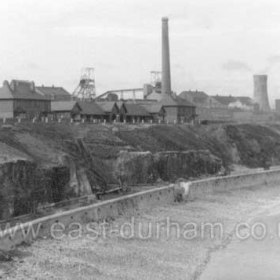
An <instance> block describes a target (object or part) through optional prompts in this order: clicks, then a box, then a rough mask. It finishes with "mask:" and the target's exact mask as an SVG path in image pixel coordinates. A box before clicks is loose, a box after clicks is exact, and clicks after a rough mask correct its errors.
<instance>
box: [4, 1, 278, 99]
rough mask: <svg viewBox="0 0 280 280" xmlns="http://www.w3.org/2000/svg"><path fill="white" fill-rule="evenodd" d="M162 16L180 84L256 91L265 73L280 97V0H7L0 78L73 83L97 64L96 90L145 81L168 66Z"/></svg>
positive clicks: (175, 80) (69, 86)
mask: <svg viewBox="0 0 280 280" xmlns="http://www.w3.org/2000/svg"><path fill="white" fill-rule="evenodd" d="M162 16H168V17H169V30H170V49H171V67H172V69H171V71H172V88H173V90H175V91H176V92H177V93H180V92H181V91H182V90H187V89H199V90H204V91H206V92H207V93H209V94H232V95H248V96H252V93H253V79H252V75H253V74H254V73H264V74H268V75H269V81H268V82H269V94H270V99H271V100H272V99H274V98H277V96H279V97H280V1H279V0H81V1H73V0H52V1H51V0H49V1H47V0H36V1H35V0H1V1H0V36H1V40H0V42H1V43H0V80H5V79H7V80H10V79H13V78H15V79H26V80H34V81H35V83H36V84H37V85H40V84H44V85H52V84H54V85H58V86H64V87H65V88H66V89H67V90H69V91H70V92H72V91H73V90H74V88H75V87H76V85H77V84H78V82H79V76H80V73H81V68H82V67H86V66H92V67H94V68H95V78H96V86H97V93H98V94H101V93H103V92H104V91H106V90H109V89H119V88H130V87H141V86H142V84H143V83H145V82H149V81H150V71H151V70H160V69H161V61H160V60H161V17H162Z"/></svg>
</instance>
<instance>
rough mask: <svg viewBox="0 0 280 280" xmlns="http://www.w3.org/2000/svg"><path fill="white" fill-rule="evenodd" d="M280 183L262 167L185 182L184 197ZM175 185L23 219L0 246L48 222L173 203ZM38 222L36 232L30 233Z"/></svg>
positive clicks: (44, 228) (42, 233)
mask: <svg viewBox="0 0 280 280" xmlns="http://www.w3.org/2000/svg"><path fill="white" fill-rule="evenodd" d="M278 185H279V186H280V169H275V170H270V171H261V172H257V173H250V174H242V175H234V176H225V177H215V178H210V179H205V180H198V181H193V182H189V183H188V184H185V192H186V194H185V198H186V199H187V201H189V200H194V199H201V198H203V196H204V195H205V194H207V193H213V194H214V193H215V192H224V191H229V190H238V189H241V188H248V187H269V186H278ZM175 189H176V186H175V185H170V186H166V187H162V188H157V189H153V190H148V191H143V192H139V193H136V194H132V195H127V196H124V197H120V198H116V199H112V200H108V201H105V202H100V203H96V204H93V205H90V206H85V207H80V208H77V209H73V210H69V211H65V212H62V213H58V214H54V215H51V216H47V217H43V218H40V219H37V220H34V221H32V222H30V223H25V224H23V225H22V226H20V227H14V228H11V229H9V230H6V231H4V232H0V233H1V234H0V250H4V251H5V250H11V249H13V248H14V247H15V246H16V245H19V244H21V243H22V242H24V241H32V240H33V239H36V238H40V237H45V238H47V237H50V236H51V232H50V229H51V226H52V225H53V224H56V223H57V224H58V223H62V224H63V225H64V226H65V227H66V228H67V226H69V224H71V223H73V222H80V223H87V222H93V221H95V222H96V221H101V220H104V219H109V218H114V217H117V216H119V215H122V214H126V215H132V214H133V213H134V212H135V210H141V209H148V208H149V207H154V206H157V205H160V204H168V203H172V202H173V201H174V200H175V197H177V193H176V190H175ZM38 226H40V230H39V232H38V235H33V234H32V231H30V228H31V227H32V228H33V229H34V230H35V231H36V229H37V228H38Z"/></svg>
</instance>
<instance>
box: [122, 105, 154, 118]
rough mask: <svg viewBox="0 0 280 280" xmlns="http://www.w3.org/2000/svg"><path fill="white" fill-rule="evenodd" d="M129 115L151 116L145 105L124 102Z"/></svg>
mask: <svg viewBox="0 0 280 280" xmlns="http://www.w3.org/2000/svg"><path fill="white" fill-rule="evenodd" d="M122 106H123V107H124V108H125V111H126V115H128V116H150V114H149V113H148V112H147V111H146V109H145V108H144V107H142V106H141V105H139V104H136V103H123V105H122Z"/></svg>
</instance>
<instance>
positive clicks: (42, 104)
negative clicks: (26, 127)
mask: <svg viewBox="0 0 280 280" xmlns="http://www.w3.org/2000/svg"><path fill="white" fill-rule="evenodd" d="M50 110H51V101H50V100H49V99H48V98H46V97H45V96H42V95H41V94H39V93H37V91H36V88H35V84H34V82H29V81H22V80H12V81H11V82H10V83H9V82H8V81H4V83H3V86H2V87H1V88H0V118H16V117H20V118H27V119H31V118H34V117H41V116H46V115H47V114H48V113H49V112H50Z"/></svg>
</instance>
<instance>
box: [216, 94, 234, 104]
mask: <svg viewBox="0 0 280 280" xmlns="http://www.w3.org/2000/svg"><path fill="white" fill-rule="evenodd" d="M212 97H213V98H215V99H216V100H217V101H218V102H220V103H221V104H223V105H229V104H230V103H232V102H235V101H236V98H235V97H233V96H231V95H229V96H224V95H214V96H212Z"/></svg>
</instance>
